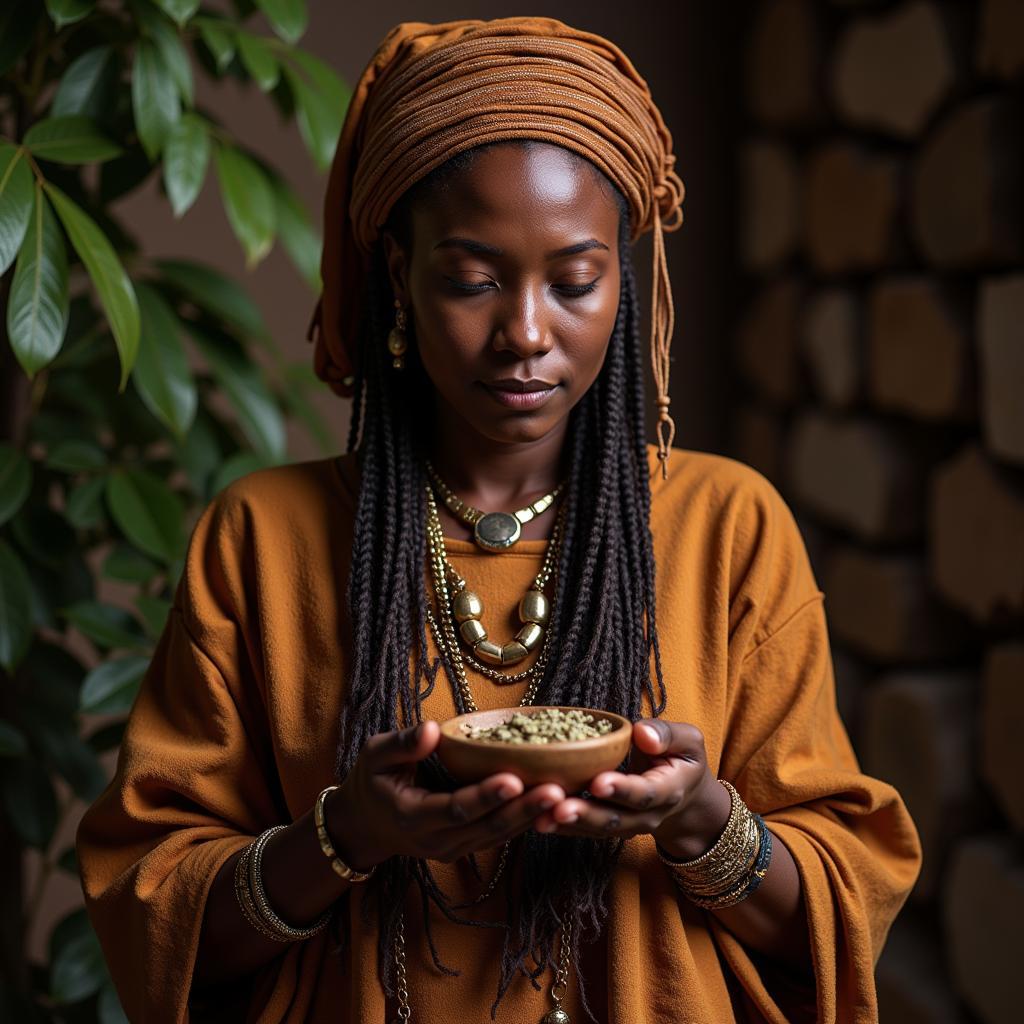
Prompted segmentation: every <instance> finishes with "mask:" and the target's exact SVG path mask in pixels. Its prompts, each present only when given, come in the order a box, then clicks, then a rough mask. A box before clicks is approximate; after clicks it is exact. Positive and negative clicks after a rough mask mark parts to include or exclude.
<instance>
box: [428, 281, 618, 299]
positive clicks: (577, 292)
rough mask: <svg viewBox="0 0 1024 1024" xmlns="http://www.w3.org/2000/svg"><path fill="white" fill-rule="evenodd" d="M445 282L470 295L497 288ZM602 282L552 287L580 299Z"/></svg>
mask: <svg viewBox="0 0 1024 1024" xmlns="http://www.w3.org/2000/svg"><path fill="white" fill-rule="evenodd" d="M445 280H446V281H447V282H448V283H449V284H450V285H452V287H454V288H457V289H458V290H459V291H460V292H469V293H470V294H478V293H479V292H483V291H487V289H489V288H493V287H496V286H495V285H494V283H493V282H491V281H484V282H482V283H480V284H470V283H469V282H468V281H458V280H456V279H455V278H454V277H447V276H446V277H445ZM600 280H601V279H600V278H599V277H598V278H595V279H594V280H593V281H591V282H590V283H589V284H556V285H553V286H552V287H553V288H554V289H555V290H556V291H558V292H560V293H561V294H562V295H564V296H565V297H566V298H570V299H578V298H581V297H582V296H584V295H589V294H590V293H591V292H593V291H595V290H596V289H597V282H598V281H600Z"/></svg>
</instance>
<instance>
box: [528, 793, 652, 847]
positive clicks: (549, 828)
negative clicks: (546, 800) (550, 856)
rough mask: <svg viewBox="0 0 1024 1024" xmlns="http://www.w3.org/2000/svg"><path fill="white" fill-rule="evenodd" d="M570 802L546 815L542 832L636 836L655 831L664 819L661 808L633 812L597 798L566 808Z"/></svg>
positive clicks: (540, 823)
mask: <svg viewBox="0 0 1024 1024" xmlns="http://www.w3.org/2000/svg"><path fill="white" fill-rule="evenodd" d="M581 802H582V801H581ZM566 804H567V801H563V802H562V803H560V804H559V805H558V807H557V808H556V809H555V810H554V811H553V812H551V813H548V814H544V815H542V816H541V817H540V818H538V820H537V822H536V824H535V825H534V828H536V830H537V831H538V832H557V833H558V835H564V836H590V837H594V838H609V837H615V836H635V835H641V834H645V833H648V832H651V831H652V830H653V829H655V828H657V827H658V825H659V824H660V820H661V818H662V814H661V813H659V812H658V811H657V810H651V811H630V810H627V809H626V808H624V807H618V806H616V805H615V804H605V803H602V802H599V801H595V800H591V801H586V806H585V807H584V808H583V809H580V810H578V809H576V808H575V807H573V808H572V809H571V810H563V808H565V807H566Z"/></svg>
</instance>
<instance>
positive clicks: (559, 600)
mask: <svg viewBox="0 0 1024 1024" xmlns="http://www.w3.org/2000/svg"><path fill="white" fill-rule="evenodd" d="M529 144H530V143H524V145H529ZM474 152H476V151H470V152H469V153H462V154H459V156H457V157H456V158H454V159H453V160H451V161H449V162H448V163H447V164H445V165H443V166H442V167H441V168H439V169H438V170H436V171H434V172H432V173H431V175H428V176H427V178H426V179H424V180H423V181H422V182H420V183H418V184H417V185H416V186H414V187H413V189H410V190H409V192H408V193H406V196H404V197H403V200H402V202H401V203H400V204H399V206H397V207H396V210H395V214H394V217H395V233H396V234H398V235H399V237H401V236H400V232H401V220H402V218H403V217H407V215H408V208H409V204H410V203H411V202H413V201H414V199H415V198H416V197H418V196H423V195H425V194H427V193H428V192H429V190H430V189H432V188H435V187H443V186H444V184H445V183H446V182H447V180H448V179H449V178H450V177H451V176H452V174H454V173H455V172H457V171H458V170H461V169H462V168H465V167H467V166H468V165H469V164H470V163H471V161H472V159H473V154H474ZM595 173H597V172H595ZM601 180H602V182H603V183H604V184H605V185H607V187H608V188H609V189H610V190H611V192H612V193H613V194H614V196H615V198H616V201H617V203H618V205H619V209H620V237H619V254H620V271H621V282H622V284H621V291H620V300H619V309H618V313H617V316H616V321H615V327H614V330H613V332H612V336H611V338H610V340H609V345H608V352H607V355H606V357H605V362H604V366H603V367H602V370H601V372H600V374H599V375H598V378H597V380H596V381H595V383H594V385H593V387H592V388H591V389H590V391H589V392H588V393H587V395H585V396H584V398H583V399H582V400H581V401H580V403H579V404H578V405H577V407H576V408H575V409H574V410H573V412H572V414H571V417H570V433H569V452H568V453H567V454H568V457H569V458H568V466H567V470H568V472H567V476H568V481H567V484H568V486H567V492H568V493H567V496H566V500H567V507H566V518H565V524H564V534H563V547H562V552H561V557H560V560H559V566H558V577H557V578H558V586H557V589H556V592H555V595H554V599H553V602H552V610H551V622H550V626H549V629H551V630H552V634H551V637H552V656H551V658H550V660H549V662H548V665H547V668H546V670H545V674H544V678H543V679H542V680H541V681H540V687H539V690H538V699H539V700H540V699H543V701H544V702H546V703H551V704H572V705H579V706H585V707H595V708H604V709H607V710H610V711H616V712H619V713H620V714H624V715H626V716H627V717H629V718H630V719H634V720H635V719H636V718H638V717H640V715H641V705H642V697H643V695H644V693H646V694H647V695H648V697H649V699H650V703H651V706H652V707H653V708H654V713H655V714H660V713H661V711H662V710H663V708H664V699H663V698H664V685H663V682H662V679H661V665H660V652H659V648H658V644H657V628H656V620H655V613H654V558H653V550H652V544H651V535H650V528H649V519H650V490H649V470H648V460H647V448H646V441H645V435H644V400H643V391H644V381H643V373H644V371H643V358H642V356H643V354H642V346H641V341H640V318H639V306H638V301H637V290H636V283H635V279H634V275H633V268H632V262H631V256H630V251H629V244H628V238H629V232H628V227H629V224H628V207H627V206H626V203H625V200H624V198H623V197H622V196H621V195H620V194H619V193H618V192H617V191H616V190H614V188H612V186H611V185H610V184H609V183H608V182H607V180H606V179H603V178H602V179H601ZM370 288H371V303H370V305H371V307H372V308H371V312H370V316H369V318H368V321H367V323H366V325H365V328H364V331H363V335H362V337H361V345H360V349H361V351H360V356H359V359H360V366H361V368H362V373H361V376H360V379H359V380H357V382H356V403H357V408H356V411H355V412H354V418H355V420H356V422H355V423H354V425H353V427H352V429H351V431H350V438H349V447H350V450H356V451H357V454H358V458H359V463H360V468H361V482H360V490H359V500H358V504H357V510H356V519H355V526H354V535H353V543H352V552H353V554H352V567H351V573H350V577H349V593H348V602H349V614H350V616H351V623H352V637H353V645H354V653H353V659H352V678H351V681H350V689H349V694H348V697H347V699H346V701H345V705H344V707H343V709H342V713H341V722H340V738H339V745H338V751H337V759H336V764H337V774H338V777H339V778H342V779H343V778H344V777H345V776H346V775H347V774H348V772H349V771H350V770H351V769H352V766H353V765H354V763H355V760H356V758H357V757H358V755H359V752H360V750H361V749H362V746H363V744H364V743H365V742H366V740H367V739H368V738H369V737H370V736H372V735H374V734H375V733H378V732H382V731H386V730H390V729H393V728H396V727H397V724H398V722H397V716H398V711H399V709H401V712H402V715H403V720H404V721H405V722H409V721H411V720H415V721H419V720H420V709H421V704H422V700H423V699H424V697H425V696H426V694H427V693H429V691H430V688H432V687H433V685H434V681H435V678H436V674H437V671H438V668H439V667H440V668H441V669H443V671H444V672H445V674H446V675H447V676H448V678H449V681H450V682H451V684H452V686H453V692H454V693H455V695H456V697H455V699H456V705H457V706H458V707H461V704H460V701H461V698H460V696H459V693H458V687H457V685H456V682H455V675H454V671H453V667H452V666H451V665H450V664H447V662H446V661H445V660H444V658H443V657H442V659H441V661H440V663H437V662H435V663H433V664H429V663H428V661H427V656H426V655H427V648H426V628H425V618H426V607H427V593H426V578H425V572H424V569H425V558H426V535H425V527H424V503H423V492H424V486H425V479H424V476H423V471H422V468H421V467H422V455H423V452H421V451H420V450H419V449H418V446H417V440H416V439H417V438H418V437H419V436H420V433H421V432H422V423H423V422H424V417H425V416H429V415H430V411H429V409H425V408H424V398H423V397H422V396H424V395H428V394H429V393H430V388H429V387H428V386H427V379H426V377H425V371H424V370H423V368H422V366H421V365H420V364H419V361H418V359H417V358H416V351H415V345H412V346H410V351H409V353H408V355H407V357H406V359H407V369H406V370H405V372H403V373H401V374H396V373H394V372H392V370H391V366H390V356H389V355H388V353H387V348H386V343H385V338H386V334H387V330H388V327H389V324H388V319H389V316H390V314H391V311H392V295H391V288H390V283H389V280H388V275H387V267H386V264H385V262H384V258H383V254H382V251H381V250H380V249H378V251H377V253H376V256H375V261H374V264H373V268H372V273H371V281H370ZM417 424H419V431H418V430H417ZM360 434H361V437H360ZM357 443H358V449H355V445H356V444H357ZM652 652H653V655H654V663H655V673H654V674H655V678H656V681H657V685H658V686H659V687H660V688H661V693H662V700H661V701H660V702H656V701H655V699H654V694H653V690H652V684H651V679H650V675H651V671H650V665H651V656H652ZM410 654H412V659H411V670H410ZM421 680H423V681H425V683H426V688H425V689H424V688H422V687H421ZM418 781H419V782H420V784H422V785H425V786H427V787H428V788H433V789H446V788H451V780H450V779H448V778H447V776H446V773H444V772H443V770H442V769H441V767H440V764H439V762H438V761H437V758H436V755H432V756H431V757H430V758H428V759H427V760H426V761H424V762H423V763H422V764H421V765H420V766H419V769H418ZM622 845H623V843H622V841H621V840H614V841H601V840H593V839H579V838H572V837H566V836H556V835H542V834H539V833H536V832H532V831H528V832H526V833H524V834H523V835H521V836H519V837H518V838H517V839H516V841H515V843H514V846H513V850H514V854H513V853H510V855H516V856H521V857H522V858H523V871H522V875H523V879H524V883H523V889H522V892H521V893H512V892H511V889H510V891H509V892H508V907H507V919H506V921H505V922H492V921H474V920H470V919H468V918H462V917H461V916H460V915H459V914H458V913H457V911H455V910H454V909H453V908H452V907H451V906H449V905H448V904H447V900H446V897H445V895H444V893H443V892H442V891H441V890H440V888H439V887H438V886H437V884H436V882H435V881H434V878H433V875H432V873H431V871H430V868H429V864H428V862H426V861H422V860H414V859H411V858H404V857H393V858H390V859H389V860H388V861H386V862H385V863H383V864H382V865H381V866H380V868H379V869H378V870H377V872H376V873H375V875H374V878H373V880H372V881H371V882H370V883H368V886H369V890H368V897H369V898H368V899H367V900H366V901H365V902H364V904H363V906H364V914H365V919H366V920H367V921H369V914H370V913H371V907H372V906H375V907H376V911H377V917H378V929H379V945H378V969H379V974H380V978H381V981H382V984H383V986H384V989H385V991H386V992H388V993H389V994H392V993H393V992H394V978H393V968H392V964H391V957H390V951H391V949H392V948H393V943H394V939H395V935H396V930H397V924H398V919H399V915H400V912H401V908H402V906H403V903H404V899H405V894H406V891H407V889H408V887H409V885H411V884H415V885H416V886H417V887H418V889H419V892H420V899H421V903H422V906H423V908H424V917H425V921H426V933H427V943H428V947H429V952H430V956H431V958H432V960H433V962H434V964H435V966H436V967H437V968H438V969H439V970H441V971H443V972H444V973H448V974H458V973H459V972H458V971H457V970H455V969H454V968H451V967H448V966H446V965H445V964H444V963H443V962H442V960H441V958H440V956H439V954H438V951H437V949H436V947H435V945H434V940H433V935H432V929H431V921H430V914H429V908H430V907H431V906H436V907H437V908H438V909H439V911H440V912H441V913H442V914H443V915H444V916H446V917H447V918H448V919H449V920H452V921H458V922H459V923H462V924H466V925H472V926H476V927H491V928H501V929H503V930H504V947H503V953H502V958H501V964H500V972H499V979H498V984H497V992H496V998H495V1001H494V1004H493V1006H492V1008H491V1016H492V1018H493V1017H494V1016H495V1013H496V1009H497V1006H498V1004H499V1003H500V1001H501V999H502V997H503V996H504V994H505V992H506V991H507V989H508V987H509V985H511V983H512V982H513V981H514V979H515V978H516V976H517V975H523V976H525V977H526V978H527V979H529V981H530V983H531V984H532V985H533V986H534V987H535V988H540V985H539V983H538V981H537V978H538V977H539V976H540V975H541V974H542V973H543V972H544V971H545V970H546V969H547V968H548V967H554V966H555V955H556V954H557V952H558V949H557V939H558V935H559V932H560V930H561V927H562V924H563V915H564V913H565V908H566V907H568V908H569V913H571V914H572V916H573V942H572V947H571V949H570V957H571V959H572V962H573V963H574V964H575V965H576V966H577V969H578V967H579V963H580V950H581V948H582V946H584V945H585V944H586V943H589V942H593V941H595V940H596V939H597V938H598V936H599V935H600V932H601V930H602V928H603V926H604V922H605V920H606V918H607V913H608V908H607V904H606V900H605V897H606V893H607V889H608V885H609V883H610V880H611V877H612V874H613V872H614V868H615V864H616V862H617V860H618V858H619V855H620V853H621V849H622ZM578 976H579V977H580V988H581V998H582V1002H583V1005H584V1008H585V1010H586V1012H587V1014H588V1015H589V1016H590V1018H591V1019H593V1013H592V1012H591V1010H590V1007H589V1004H588V1003H587V999H586V994H585V991H584V990H583V989H584V985H583V978H582V976H581V975H578Z"/></svg>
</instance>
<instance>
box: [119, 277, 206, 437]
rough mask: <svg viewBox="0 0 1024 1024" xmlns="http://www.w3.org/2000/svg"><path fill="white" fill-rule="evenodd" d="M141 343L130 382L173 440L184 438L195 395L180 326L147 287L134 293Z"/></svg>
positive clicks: (191, 416)
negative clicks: (137, 303)
mask: <svg viewBox="0 0 1024 1024" xmlns="http://www.w3.org/2000/svg"><path fill="white" fill-rule="evenodd" d="M136 294H137V295H138V299H139V312H140V314H141V316H142V336H143V338H144V339H145V344H143V345H142V346H140V348H139V356H138V359H137V360H136V361H135V367H134V369H133V370H132V380H133V381H134V382H135V387H136V388H137V389H138V392H139V395H140V396H141V398H142V400H143V402H145V403H146V407H147V408H148V409H149V411H150V412H151V413H153V415H154V416H156V418H157V419H158V420H160V421H161V423H164V424H166V425H167V426H168V427H169V428H170V430H171V431H172V432H173V433H174V434H175V436H177V437H179V438H180V437H184V436H185V433H186V432H187V431H188V428H189V427H190V426H191V425H192V420H193V419H194V418H195V415H196V405H197V404H198V395H197V393H196V385H195V381H194V380H193V379H192V373H191V372H190V370H189V368H188V359H187V358H186V356H185V347H184V346H183V345H182V343H181V336H180V333H179V331H180V327H181V325H180V323H179V322H178V318H177V316H175V314H174V311H173V310H172V309H171V307H170V306H168V304H167V302H166V301H165V300H164V298H163V296H162V295H161V294H160V293H159V292H158V291H156V289H155V288H151V287H150V286H149V285H145V284H140V285H139V286H138V289H137V291H136Z"/></svg>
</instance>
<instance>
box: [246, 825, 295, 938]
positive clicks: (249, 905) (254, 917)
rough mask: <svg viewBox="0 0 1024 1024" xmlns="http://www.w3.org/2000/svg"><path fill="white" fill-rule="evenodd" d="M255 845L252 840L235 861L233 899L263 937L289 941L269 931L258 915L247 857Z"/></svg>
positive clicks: (250, 854)
mask: <svg viewBox="0 0 1024 1024" xmlns="http://www.w3.org/2000/svg"><path fill="white" fill-rule="evenodd" d="M255 845H256V843H255V840H254V841H253V842H251V843H250V844H249V845H248V846H247V847H245V849H244V850H242V855H241V856H240V857H239V858H238V860H237V861H235V899H237V900H238V906H239V907H240V908H241V910H242V914H243V915H244V917H245V919H246V920H247V921H248V922H249V924H250V925H252V927H253V928H254V929H255V930H256V931H258V932H259V933H260V935H262V936H263V937H264V938H265V939H271V940H272V941H274V942H291V939H290V938H288V937H287V936H284V935H279V934H278V933H277V932H274V931H271V930H270V929H269V928H268V927H267V926H266V925H265V924H264V923H263V918H262V917H260V913H259V911H258V910H257V909H256V902H255V900H254V899H253V897H252V890H251V889H250V888H249V858H250V857H251V856H252V849H253V847H254V846H255Z"/></svg>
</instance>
